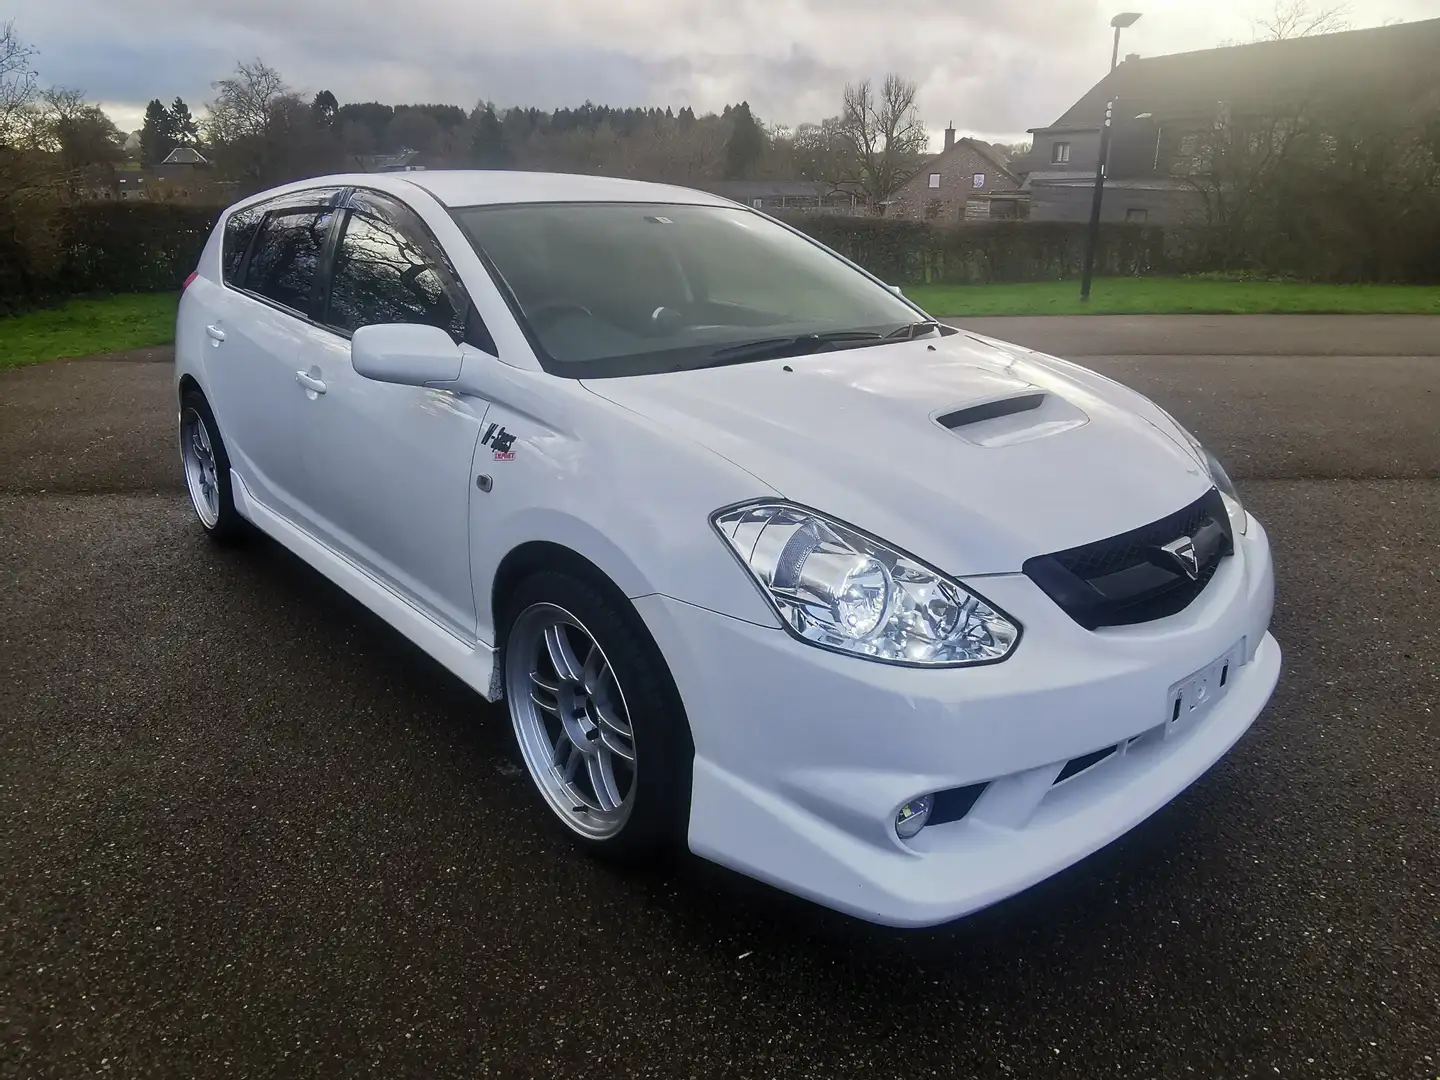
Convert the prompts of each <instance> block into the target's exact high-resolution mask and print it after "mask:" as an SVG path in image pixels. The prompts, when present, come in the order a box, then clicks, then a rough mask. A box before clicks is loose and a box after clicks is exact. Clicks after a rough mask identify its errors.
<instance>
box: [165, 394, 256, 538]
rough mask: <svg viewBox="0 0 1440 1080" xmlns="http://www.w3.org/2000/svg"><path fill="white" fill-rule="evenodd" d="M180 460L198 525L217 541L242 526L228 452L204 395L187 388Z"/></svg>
mask: <svg viewBox="0 0 1440 1080" xmlns="http://www.w3.org/2000/svg"><path fill="white" fill-rule="evenodd" d="M180 463H181V465H182V466H183V468H184V470H185V488H186V490H187V491H188V492H189V493H190V506H191V508H192V509H193V510H194V511H195V516H196V518H198V519H199V521H200V524H201V526H202V527H203V528H204V529H205V531H206V532H207V533H209V534H210V536H211V537H212V538H214V539H215V540H217V541H220V542H227V541H231V540H234V539H235V538H236V537H238V536H239V535H240V534H241V532H242V531H243V530H244V524H245V523H244V519H243V518H241V517H240V514H239V512H238V511H237V510H236V509H235V501H234V499H233V498H232V497H231V492H230V456H229V455H228V454H227V453H226V452H225V442H224V440H223V439H221V438H220V431H219V429H218V428H217V427H216V426H215V416H214V414H213V413H211V411H210V404H209V402H207V401H206V400H205V398H204V395H202V394H201V393H199V391H196V390H188V391H186V392H185V394H183V395H182V396H181V398H180Z"/></svg>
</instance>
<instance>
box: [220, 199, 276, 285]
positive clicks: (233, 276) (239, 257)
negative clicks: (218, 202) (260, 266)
mask: <svg viewBox="0 0 1440 1080" xmlns="http://www.w3.org/2000/svg"><path fill="white" fill-rule="evenodd" d="M264 217H265V211H264V210H262V209H260V208H258V207H254V206H251V207H247V208H246V209H244V210H237V211H235V213H233V214H231V215H230V216H229V217H228V218H226V219H225V236H224V240H223V242H222V244H221V247H220V271H221V274H222V276H223V277H224V279H225V284H226V285H234V284H236V283H237V282H238V281H239V280H240V267H241V266H242V265H243V264H244V262H245V252H246V251H248V250H249V248H250V241H251V240H253V239H254V238H255V230H256V229H258V228H259V227H260V222H261V220H262V219H263V218H264Z"/></svg>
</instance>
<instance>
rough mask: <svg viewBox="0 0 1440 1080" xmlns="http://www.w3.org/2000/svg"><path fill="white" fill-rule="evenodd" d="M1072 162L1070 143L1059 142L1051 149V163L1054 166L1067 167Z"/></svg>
mask: <svg viewBox="0 0 1440 1080" xmlns="http://www.w3.org/2000/svg"><path fill="white" fill-rule="evenodd" d="M1069 162H1070V144H1069V143H1068V142H1057V143H1056V144H1055V145H1054V146H1052V147H1051V148H1050V163H1051V164H1052V165H1067V164H1069Z"/></svg>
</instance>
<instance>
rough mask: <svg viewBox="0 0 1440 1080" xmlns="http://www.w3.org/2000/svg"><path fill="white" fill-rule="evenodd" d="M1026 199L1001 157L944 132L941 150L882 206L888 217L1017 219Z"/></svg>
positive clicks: (987, 147) (985, 146)
mask: <svg viewBox="0 0 1440 1080" xmlns="http://www.w3.org/2000/svg"><path fill="white" fill-rule="evenodd" d="M1025 199H1026V195H1025V193H1023V192H1022V191H1021V190H1020V178H1019V177H1018V176H1016V175H1015V173H1013V172H1012V171H1011V170H1010V165H1009V162H1007V161H1006V160H1005V157H1004V155H1003V154H1001V153H1000V152H999V151H998V150H996V149H994V148H993V147H992V146H990V145H989V144H988V143H983V142H981V141H980V140H978V139H956V138H955V129H954V128H953V127H948V128H946V129H945V149H944V150H942V151H941V152H940V154H939V155H938V156H936V157H933V158H931V159H930V160H929V161H927V162H926V163H925V164H924V165H922V166H920V170H919V171H918V172H917V173H916V174H915V175H914V176H912V177H911V178H910V179H909V180H907V181H906V182H905V183H904V184H902V185H901V186H900V188H899V190H897V191H896V192H895V193H894V194H893V195H891V196H890V198H889V199H888V200H887V201H886V206H885V213H886V216H888V217H894V218H903V219H907V220H910V221H942V222H956V221H963V220H973V219H976V218H980V219H985V218H1001V217H1023V216H1024V210H1025V208H1024V206H1023V203H1024V202H1025Z"/></svg>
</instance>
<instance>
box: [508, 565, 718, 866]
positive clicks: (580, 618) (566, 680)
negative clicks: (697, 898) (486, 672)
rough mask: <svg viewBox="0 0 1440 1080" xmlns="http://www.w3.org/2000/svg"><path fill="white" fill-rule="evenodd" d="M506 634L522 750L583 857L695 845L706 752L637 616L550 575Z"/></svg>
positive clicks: (656, 853) (574, 580) (621, 857)
mask: <svg viewBox="0 0 1440 1080" xmlns="http://www.w3.org/2000/svg"><path fill="white" fill-rule="evenodd" d="M502 625H503V626H504V627H505V635H504V639H503V640H504V642H505V648H504V653H503V656H502V663H503V664H504V677H505V697H506V702H507V705H508V707H509V710H510V720H511V724H512V726H513V727H514V730H515V740H516V743H517V746H518V748H519V750H520V757H521V760H522V761H523V762H524V764H525V768H526V770H527V771H528V772H529V774H530V779H531V780H532V781H533V782H534V784H535V788H536V790H537V791H538V792H539V794H540V795H541V797H542V799H543V800H544V802H545V803H546V805H547V806H548V807H549V808H550V810H551V812H552V813H553V814H554V815H555V817H556V818H557V819H558V820H559V821H560V822H561V823H562V824H564V825H565V826H567V827H568V828H569V830H570V832H571V833H572V834H574V836H575V838H576V839H577V842H578V843H579V844H580V845H581V846H582V847H583V848H585V849H587V850H589V851H590V852H591V853H592V854H595V855H599V856H602V857H604V858H608V859H613V860H616V861H620V862H625V863H630V864H635V863H643V862H646V861H650V860H654V859H656V858H657V857H660V856H662V855H664V854H666V853H668V852H670V851H672V850H674V849H675V848H676V847H678V846H679V845H680V844H681V843H683V840H684V837H685V829H686V827H687V826H688V824H689V813H690V778H691V770H692V765H693V761H694V757H695V748H694V744H693V742H692V741H691V737H690V725H689V723H688V722H687V721H686V719H685V710H684V707H683V705H682V703H681V700H680V694H679V692H678V691H677V690H676V688H675V683H674V680H673V679H672V678H671V676H670V671H669V669H668V668H667V667H666V665H665V661H664V658H663V657H662V656H661V655H660V650H659V648H658V647H657V646H656V645H655V642H654V640H653V639H652V638H651V637H650V634H649V632H648V630H647V629H646V628H645V625H644V623H643V622H642V621H641V620H640V617H639V615H638V614H637V613H636V612H635V610H634V609H633V608H632V607H630V605H629V603H628V602H627V601H626V600H625V598H624V597H623V596H622V595H620V594H619V592H618V590H614V589H613V588H611V587H608V583H605V584H603V585H602V584H600V583H597V582H595V581H592V580H587V579H586V578H583V577H580V576H576V575H573V574H570V573H559V572H551V571H546V572H542V573H538V574H535V575H534V576H532V577H529V578H526V579H524V580H523V581H521V582H520V583H519V584H518V585H517V586H516V588H515V589H514V590H513V591H512V592H511V594H510V596H509V597H508V598H507V602H506V603H505V605H504V616H503V622H502ZM556 633H558V634H560V635H563V639H564V644H565V645H566V646H568V652H566V651H565V649H564V648H563V647H561V645H560V641H559V639H558V638H557V637H555V636H554V635H555V634H556ZM627 751H628V752H629V755H630V757H631V759H632V761H633V763H632V761H627V760H626V752H627ZM607 759H608V760H607Z"/></svg>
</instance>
